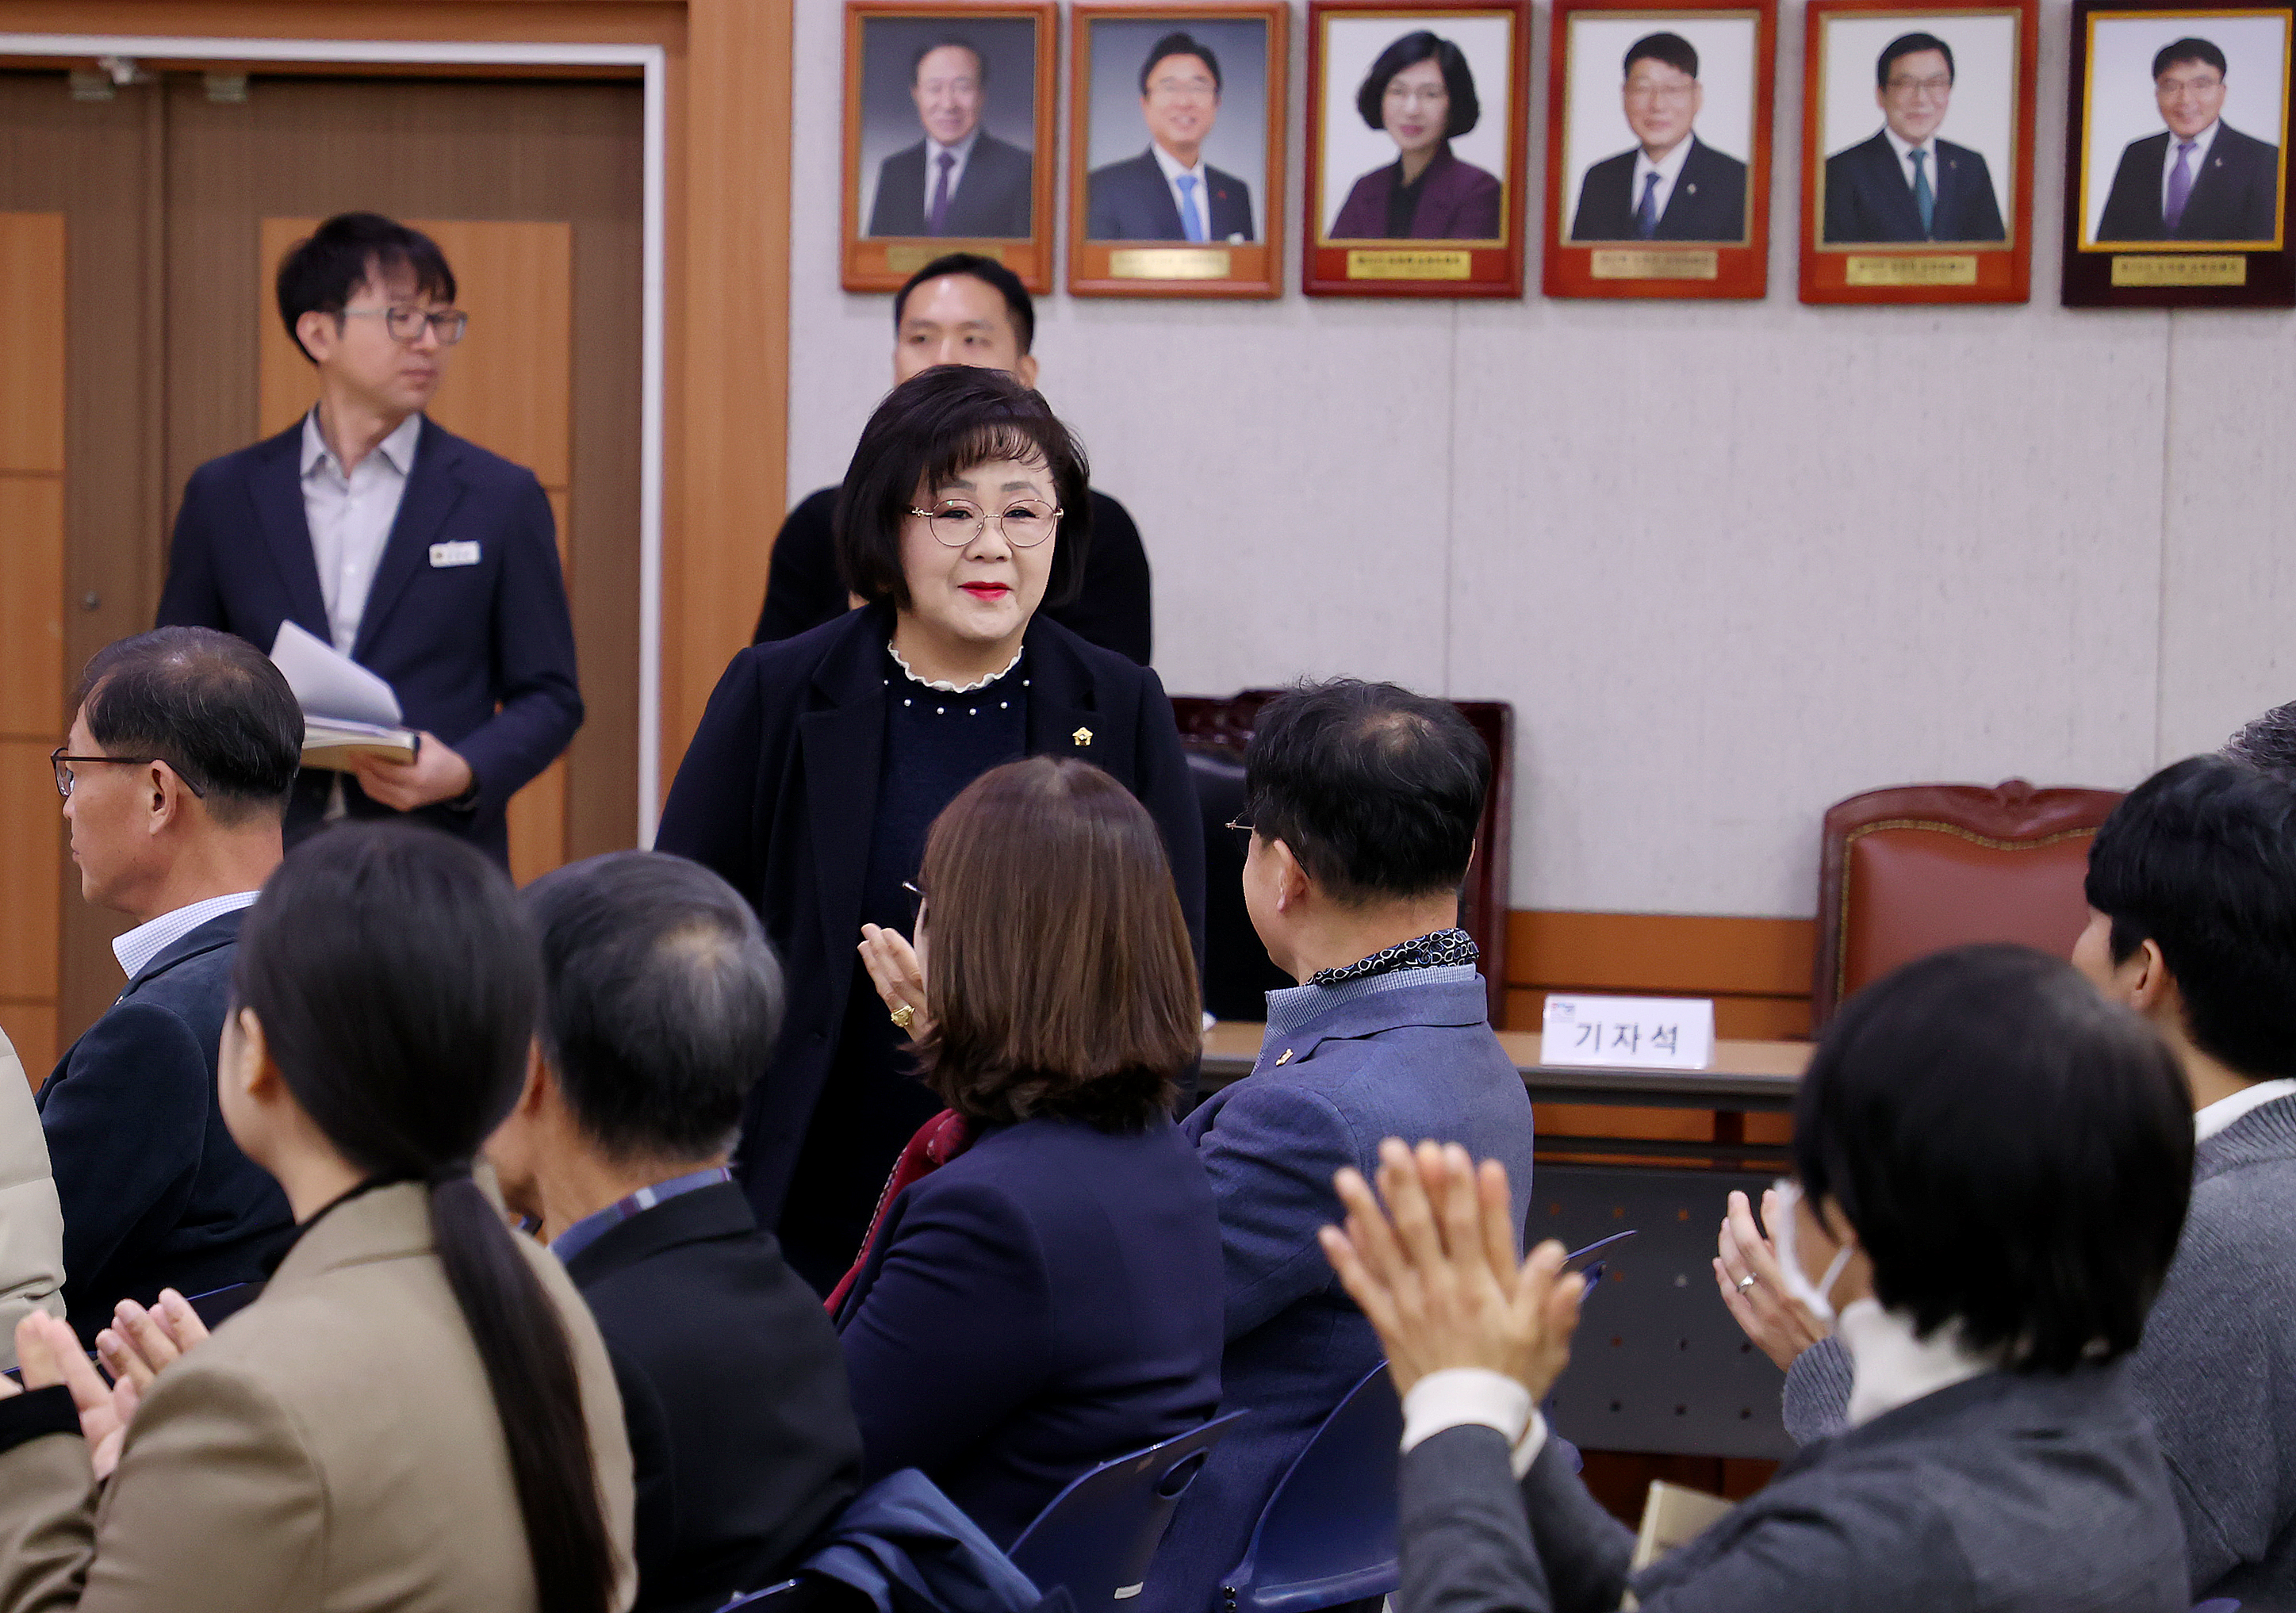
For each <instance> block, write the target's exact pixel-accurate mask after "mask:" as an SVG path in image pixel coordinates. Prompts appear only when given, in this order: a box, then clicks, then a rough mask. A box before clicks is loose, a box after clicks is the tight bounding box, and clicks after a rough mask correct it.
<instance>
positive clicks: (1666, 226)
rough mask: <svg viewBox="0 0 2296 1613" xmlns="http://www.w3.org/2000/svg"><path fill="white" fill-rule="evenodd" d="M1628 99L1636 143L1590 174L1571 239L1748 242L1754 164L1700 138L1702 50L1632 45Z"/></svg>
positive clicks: (1672, 38) (1668, 42)
mask: <svg viewBox="0 0 2296 1613" xmlns="http://www.w3.org/2000/svg"><path fill="white" fill-rule="evenodd" d="M1626 76H1627V77H1626V84H1625V86H1624V87H1623V88H1622V89H1621V91H1620V95H1621V98H1622V99H1623V101H1624V103H1625V106H1626V114H1627V127H1629V128H1631V129H1632V130H1633V131H1634V134H1635V139H1636V142H1637V143H1636V146H1635V149H1634V150H1632V151H1620V153H1619V154H1618V155H1617V156H1615V157H1606V158H1604V159H1603V160H1602V161H1600V162H1598V163H1596V164H1595V166H1594V167H1592V168H1588V169H1587V176H1586V178H1584V179H1583V180H1581V181H1579V210H1578V212H1577V213H1576V214H1574V215H1573V216H1572V217H1571V220H1570V239H1571V240H1573V241H1719V242H1734V241H1743V240H1744V239H1745V238H1746V165H1745V164H1744V163H1743V162H1741V161H1739V160H1738V159H1736V158H1735V157H1728V156H1725V155H1724V154H1723V153H1722V152H1720V151H1716V150H1715V149H1714V148H1713V147H1712V146H1710V145H1708V144H1707V143H1705V142H1704V141H1702V140H1701V139H1699V138H1698V136H1697V135H1695V134H1693V133H1692V132H1691V131H1692V129H1693V126H1695V124H1696V123H1697V121H1698V113H1699V109H1700V108H1701V107H1702V106H1703V105H1704V104H1705V97H1706V87H1705V86H1703V85H1702V84H1701V83H1699V81H1698V51H1697V48H1696V47H1695V46H1694V45H1692V44H1691V43H1690V41H1689V40H1687V39H1685V38H1684V37H1682V36H1681V35H1679V34H1670V33H1658V34H1648V35H1645V36H1644V37H1642V38H1640V39H1637V40H1636V41H1635V43H1634V44H1633V45H1630V46H1628V50H1627V57H1626Z"/></svg>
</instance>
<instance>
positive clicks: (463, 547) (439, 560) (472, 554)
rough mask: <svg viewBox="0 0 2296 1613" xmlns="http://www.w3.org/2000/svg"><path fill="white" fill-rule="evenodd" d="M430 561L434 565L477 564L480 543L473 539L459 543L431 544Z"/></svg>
mask: <svg viewBox="0 0 2296 1613" xmlns="http://www.w3.org/2000/svg"><path fill="white" fill-rule="evenodd" d="M430 563H431V564H432V565H434V566H475V565H477V564H478V563H479V545H478V543H477V542H476V540H474V539H473V540H470V541H466V542H463V543H459V544H431V545H430Z"/></svg>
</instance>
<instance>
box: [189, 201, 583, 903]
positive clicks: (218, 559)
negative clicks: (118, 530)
mask: <svg viewBox="0 0 2296 1613" xmlns="http://www.w3.org/2000/svg"><path fill="white" fill-rule="evenodd" d="M278 295H279V314H280V317H281V318H282V319H283V320H284V321H285V322H286V325H287V330H288V333H289V334H290V335H291V337H292V338H293V339H294V340H295V343H296V345H297V346H298V347H299V348H300V349H301V350H302V353H303V356H305V357H306V358H308V359H309V360H310V361H311V363H312V364H313V365H314V366H315V367H316V370H317V372H318V382H319V388H318V390H319V397H318V402H317V403H316V405H314V406H313V407H312V409H311V412H310V413H307V414H306V415H305V416H304V417H303V418H302V420H301V421H300V422H298V423H297V424H296V425H294V426H291V427H290V428H289V429H288V430H285V431H283V432H281V433H280V434H279V435H278V436H276V437H274V438H269V439H268V440H266V441H264V442H259V443H257V444H256V445H255V446H253V447H250V448H242V449H241V450H239V451H238V452H237V453H235V454H225V455H224V456H223V457H222V458H221V459H216V460H210V461H209V462H208V463H206V464H204V465H201V467H200V468H199V469H198V470H196V471H193V472H192V479H191V480H190V482H189V483H188V484H187V485H186V486H185V487H184V503H183V507H182V509H181V510H180V511H179V512H177V513H176V536H175V543H174V546H173V548H172V550H171V552H170V554H169V557H168V584H167V587H166V588H165V590H164V591H163V592H162V593H161V594H160V626H194V627H214V628H218V629H220V630H222V631H223V632H225V633H235V634H237V635H239V636H240V637H242V638H243V639H246V640H247V641H249V642H250V643H252V644H254V645H255V647H256V648H257V649H258V650H265V651H267V650H269V649H271V648H272V647H273V644H274V643H275V641H276V640H277V638H278V635H279V626H280V624H281V623H282V622H285V621H293V622H296V623H298V624H299V625H300V626H303V627H305V628H307V629H308V630H309V631H310V632H311V633H312V634H313V635H316V637H318V638H320V639H322V640H324V641H327V642H330V643H332V644H333V645H334V647H335V648H336V649H337V650H338V651H340V652H341V653H343V654H344V655H347V656H348V657H350V659H353V660H355V661H357V662H358V663H359V664H360V665H361V666H363V667H366V668H368V669H369V670H370V671H372V672H373V673H374V674H375V675H378V676H379V677H381V679H382V680H383V681H384V682H385V683H387V684H389V685H390V686H391V688H392V689H393V690H394V691H395V692H397V693H398V702H399V707H400V708H401V710H402V711H403V712H404V713H405V716H406V725H407V726H408V727H410V728H413V729H415V730H416V731H418V732H419V733H421V734H422V745H421V748H420V749H418V750H417V751H416V753H415V755H414V759H413V760H412V761H407V762H399V761H394V760H389V759H386V758H384V757H373V756H367V757H358V758H357V759H356V760H355V761H354V763H353V764H352V768H351V771H350V772H349V773H339V772H328V771H325V770H322V769H316V768H315V769H311V770H309V771H307V772H306V773H304V774H303V775H302V776H301V777H300V778H299V779H298V780H297V781H296V784H295V798H294V802H293V804H292V805H291V806H290V807H289V809H288V815H287V837H288V839H289V841H290V843H292V842H293V841H295V840H297V839H300V838H302V836H304V835H306V834H307V833H309V832H310V831H313V830H314V829H316V828H317V827H318V826H319V824H320V823H322V822H323V821H325V820H327V819H331V818H336V817H342V816H346V815H348V816H350V817H381V816H385V815H389V814H391V813H406V814H410V815H414V816H417V817H420V818H421V819H422V821H423V822H425V823H430V824H431V825H432V826H433V827H435V828H439V829H443V830H445V831H447V832H448V833H449V834H455V835H459V836H461V837H463V838H464V839H469V840H471V841H472V842H473V843H475V844H476V845H477V846H478V847H480V849H481V850H483V851H487V852H489V853H491V854H492V855H493V856H495V857H496V859H497V860H500V861H505V862H506V861H507V860H508V858H509V855H510V835H509V830H508V828H507V826H506V824H505V823H504V807H505V806H508V804H509V802H510V798H511V797H512V795H514V794H515V793H517V791H518V790H519V789H520V788H521V786H523V785H524V784H525V783H526V782H527V781H528V780H529V779H531V778H533V777H534V776H535V774H538V773H540V772H541V771H542V770H543V769H544V768H545V767H547V766H550V764H551V763H552V762H553V761H555V760H556V759H557V758H558V756H559V754H560V753H561V752H562V751H563V750H564V749H566V746H567V743H568V741H570V740H572V739H573V737H574V731H575V730H576V729H577V728H578V727H580V726H581V724H582V696H581V693H580V691H579V689H578V687H577V684H576V681H575V671H574V625H573V622H572V619H571V618H570V616H569V615H568V612H567V608H566V585H565V581H564V579H563V577H562V576H561V575H560V573H559V569H558V539H557V530H556V523H555V521H554V520H553V518H552V516H551V513H550V501H549V499H548V498H547V497H545V495H544V494H543V491H542V484H541V483H540V482H538V481H537V480H536V479H535V477H534V472H533V471H529V470H527V469H525V468H524V467H523V466H520V465H514V464H512V463H510V462H509V461H508V460H504V459H497V458H496V456H495V455H493V454H489V453H488V452H487V451H486V450H485V449H484V448H481V447H480V446H478V445H477V444H475V443H470V442H465V441H463V439H462V438H459V437H456V436H454V435H453V434H451V433H449V432H447V431H442V430H439V428H438V427H437V426H436V425H434V424H432V423H431V422H430V421H429V420H427V419H425V418H424V417H423V414H422V410H423V408H424V406H425V405H428V404H429V403H430V397H431V395H432V394H433V393H434V392H436V391H437V390H438V389H439V378H440V376H441V374H442V373H443V372H444V369H445V365H446V362H447V352H448V350H449V349H450V348H452V347H453V346H454V344H455V342H457V341H459V340H462V335H463V328H464V324H465V316H464V315H463V314H462V313H461V312H459V311H458V310H456V309H455V307H454V306H453V305H454V300H455V275H454V272H453V271H452V270H451V269H449V268H448V267H447V259H446V257H445V255H444V254H442V253H441V252H440V251H439V248H438V246H437V244H436V243H434V242H432V241H431V240H430V237H428V236H426V235H424V234H422V233H420V232H419V231H415V230H410V229H408V228H406V226H405V225H399V224H395V223H393V222H392V221H391V220H389V219H388V218H383V217H378V216H377V215H375V214H373V213H345V214H341V215H340V216H338V217H333V218H330V219H328V220H327V221H326V222H325V223H324V224H323V225H320V226H319V227H318V229H317V230H316V231H314V232H313V233H312V235H311V238H310V239H309V240H307V241H305V242H299V243H298V244H297V245H296V246H295V248H294V249H293V250H291V251H290V252H289V253H288V254H287V256H286V258H285V259H284V260H283V262H282V263H281V264H280V266H279V284H278Z"/></svg>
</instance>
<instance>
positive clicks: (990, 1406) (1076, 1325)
mask: <svg viewBox="0 0 2296 1613" xmlns="http://www.w3.org/2000/svg"><path fill="white" fill-rule="evenodd" d="M1219 1294H1220V1232H1219V1224H1218V1216H1217V1214H1216V1212H1215V1211H1214V1210H1213V1208H1212V1194H1211V1188H1210V1184H1209V1183H1207V1182H1206V1181H1205V1179H1204V1173H1203V1171H1202V1169H1201V1167H1199V1166H1198V1165H1197V1163H1196V1159H1195V1156H1194V1153H1193V1150H1191V1149H1190V1148H1189V1147H1188V1144H1187V1142H1186V1140H1185V1138H1183V1137H1182V1136H1181V1135H1180V1134H1179V1131H1178V1129H1177V1127H1175V1126H1173V1124H1172V1123H1171V1121H1169V1120H1168V1119H1166V1118H1163V1117H1162V1116H1158V1117H1157V1118H1155V1119H1154V1120H1153V1121H1152V1122H1151V1123H1150V1124H1149V1126H1148V1127H1147V1129H1146V1130H1145V1131H1143V1132H1139V1133H1136V1134H1131V1135H1119V1134H1110V1133H1107V1132H1102V1131H1096V1130H1095V1129H1094V1128H1092V1127H1091V1126H1086V1125H1083V1124H1081V1123H1080V1122H1078V1121H1073V1120H1053V1119H1037V1120H1026V1121H1022V1122H1021V1124H1019V1125H1017V1126H990V1127H988V1129H987V1130H986V1131H985V1132H984V1133H983V1134H982V1135H981V1136H980V1138H979V1140H978V1141H976V1142H974V1143H973V1144H972V1147H971V1148H969V1149H967V1150H965V1151H964V1153H962V1154H959V1155H958V1156H957V1157H956V1158H955V1159H952V1160H950V1161H949V1162H948V1163H947V1165H945V1166H943V1167H940V1168H939V1170H937V1171H934V1172H933V1173H932V1174H931V1175H928V1176H926V1177H924V1178H922V1180H920V1181H918V1182H916V1183H913V1184H912V1185H910V1186H909V1187H908V1188H906V1190H904V1191H903V1192H902V1194H901V1196H900V1197H899V1198H898V1199H896V1200H894V1201H893V1204H892V1208H890V1210H889V1211H888V1212H887V1213H886V1216H885V1222H884V1225H883V1226H882V1227H881V1229H880V1230H879V1232H878V1234H877V1237H876V1240H875V1241H874V1242H873V1244H872V1245H871V1246H870V1249H869V1256H868V1261H867V1264H866V1265H864V1266H863V1268H862V1271H861V1275H860V1277H859V1278H858V1280H857V1281H855V1283H854V1285H853V1290H852V1291H851V1292H850V1293H849V1294H848V1295H847V1296H846V1299H845V1304H844V1306H843V1307H842V1308H841V1309H840V1311H839V1313H838V1318H837V1322H838V1331H839V1333H840V1336H841V1338H842V1339H843V1342H844V1346H845V1364H846V1369H847V1371H849V1373H850V1374H851V1377H852V1383H853V1409H854V1411H855V1412H857V1413H858V1414H859V1417H860V1419H861V1444H862V1449H863V1451H864V1452H865V1456H866V1462H867V1476H868V1478H870V1479H872V1480H874V1479H877V1478H882V1477H883V1476H884V1475H886V1474H888V1473H892V1472H897V1471H898V1470H900V1469H902V1468H920V1469H922V1470H923V1471H924V1475H925V1477H926V1478H930V1479H931V1480H932V1481H933V1482H934V1483H935V1484H937V1485H939V1486H940V1487H941V1489H942V1490H943V1491H944V1492H946V1493H947V1495H948V1497H949V1499H950V1500H952V1501H954V1502H956V1504H957V1505H959V1506H960V1507H963V1508H964V1511H966V1513H967V1514H968V1515H970V1516H971V1517H972V1520H973V1521H974V1522H975V1523H977V1524H979V1525H980V1527H981V1530H982V1532H983V1533H985V1534H986V1535H988V1537H989V1538H990V1539H991V1540H993V1541H995V1542H996V1543H997V1544H998V1545H999V1546H1010V1545H1011V1544H1012V1543H1013V1541H1014V1540H1015V1539H1016V1538H1018V1537H1019V1535H1020V1534H1021V1530H1023V1529H1025V1528H1026V1527H1028V1526H1029V1522H1030V1520H1031V1519H1034V1518H1035V1517H1036V1515H1037V1513H1038V1512H1040V1511H1043V1510H1044V1509H1045V1506H1046V1503H1047V1502H1050V1501H1051V1500H1052V1499H1053V1497H1054V1496H1055V1495H1057V1494H1060V1492H1061V1490H1062V1487H1063V1486H1066V1485H1067V1484H1068V1482H1069V1481H1070V1479H1072V1478H1076V1477H1077V1476H1078V1474H1081V1473H1084V1472H1086V1471H1087V1470H1090V1469H1092V1468H1095V1467H1097V1466H1099V1465H1100V1464H1101V1463H1102V1462H1111V1461H1113V1460H1115V1459H1116V1458H1117V1457H1119V1456H1123V1455H1127V1454H1128V1453H1131V1452H1134V1451H1137V1450H1139V1449H1140V1448H1142V1447H1143V1446H1144V1445H1154V1444H1155V1443H1157V1442H1158V1441H1159V1440H1163V1439H1169V1438H1172V1437H1175V1436H1177V1435H1180V1434H1184V1433H1185V1432H1187V1431H1188V1430H1189V1429H1193V1428H1194V1427H1196V1426H1197V1425H1198V1424H1199V1423H1201V1422H1203V1421H1205V1420H1206V1419H1207V1418H1209V1417H1210V1416H1211V1414H1212V1409H1213V1407H1214V1406H1215V1405H1217V1404H1218V1402H1219V1397H1220V1388H1219V1373H1220V1298H1219Z"/></svg>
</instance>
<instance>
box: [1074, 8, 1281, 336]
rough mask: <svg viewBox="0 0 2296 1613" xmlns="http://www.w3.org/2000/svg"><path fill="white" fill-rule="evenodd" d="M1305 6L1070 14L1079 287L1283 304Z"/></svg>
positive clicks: (1101, 293) (1086, 291)
mask: <svg viewBox="0 0 2296 1613" xmlns="http://www.w3.org/2000/svg"><path fill="white" fill-rule="evenodd" d="M1291 18H1292V12H1291V7H1290V6H1288V5H1286V4H1282V3H1281V0H1267V3H1265V4H1217V3H1214V4H1181V5H1165V6H1154V7H1149V6H1140V5H1078V6H1076V7H1074V8H1073V9H1072V10H1071V11H1070V21H1069V85H1070V92H1069V116H1070V128H1069V170H1070V171H1069V291H1070V292H1071V293H1073V294H1075V295H1077V296H1079V297H1275V296H1277V295H1279V294H1280V293H1281V292H1282V291H1283V284H1282V281H1283V125H1284V113H1285V102H1284V96H1283V70H1284V65H1285V63H1286V61H1288V60H1289V56H1288V49H1289V46H1288V43H1287V38H1286V33H1285V29H1286V25H1287V24H1288V23H1289V22H1290V21H1291Z"/></svg>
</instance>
